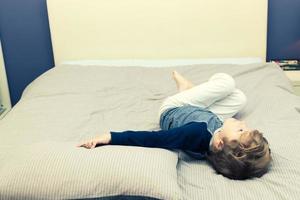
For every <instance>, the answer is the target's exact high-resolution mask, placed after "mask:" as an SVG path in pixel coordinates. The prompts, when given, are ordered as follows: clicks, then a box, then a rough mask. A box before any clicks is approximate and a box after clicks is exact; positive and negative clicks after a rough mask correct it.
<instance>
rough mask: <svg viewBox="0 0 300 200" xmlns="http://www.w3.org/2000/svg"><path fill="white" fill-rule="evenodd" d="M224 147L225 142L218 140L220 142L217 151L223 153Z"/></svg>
mask: <svg viewBox="0 0 300 200" xmlns="http://www.w3.org/2000/svg"><path fill="white" fill-rule="evenodd" d="M223 147H224V142H223V140H218V141H217V144H216V148H217V150H218V151H221V150H222V149H223Z"/></svg>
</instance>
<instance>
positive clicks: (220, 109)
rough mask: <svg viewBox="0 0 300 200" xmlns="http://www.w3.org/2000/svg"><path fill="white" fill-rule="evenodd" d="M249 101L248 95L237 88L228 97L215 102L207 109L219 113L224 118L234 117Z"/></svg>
mask: <svg viewBox="0 0 300 200" xmlns="http://www.w3.org/2000/svg"><path fill="white" fill-rule="evenodd" d="M246 102H247V97H246V95H245V94H244V93H243V92H242V91H241V90H239V89H235V90H234V91H233V92H232V93H231V94H230V95H228V96H227V97H226V98H224V99H221V100H219V101H216V102H214V103H213V104H212V105H210V106H209V107H208V108H207V109H208V110H210V111H212V112H213V113H215V114H217V115H218V116H219V117H220V118H221V119H222V120H225V119H227V118H230V117H233V116H234V115H235V114H236V113H238V112H239V111H240V110H242V109H243V108H244V106H245V105H246Z"/></svg>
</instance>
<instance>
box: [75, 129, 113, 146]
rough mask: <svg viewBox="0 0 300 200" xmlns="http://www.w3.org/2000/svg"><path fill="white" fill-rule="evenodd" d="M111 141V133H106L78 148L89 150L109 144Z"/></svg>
mask: <svg viewBox="0 0 300 200" xmlns="http://www.w3.org/2000/svg"><path fill="white" fill-rule="evenodd" d="M110 140H111V135H110V133H104V134H101V135H99V136H96V137H95V138H93V139H91V140H88V141H85V142H82V143H80V144H78V145H77V147H85V148H87V149H93V148H95V146H96V145H97V144H109V142H110Z"/></svg>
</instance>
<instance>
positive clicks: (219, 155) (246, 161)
mask: <svg viewBox="0 0 300 200" xmlns="http://www.w3.org/2000/svg"><path fill="white" fill-rule="evenodd" d="M243 134H245V133H243ZM248 134H249V139H248V140H247V141H246V142H244V143H241V142H238V141H237V140H232V141H229V140H228V139H227V138H224V146H223V148H222V150H220V151H217V152H214V151H210V152H209V153H208V155H207V159H208V161H209V162H210V164H211V165H212V166H213V168H214V169H215V170H216V171H217V172H218V173H220V174H222V175H223V176H225V177H228V178H231V179H238V180H243V179H248V178H253V177H261V176H262V175H264V174H265V173H266V172H267V171H268V169H269V165H270V163H271V160H272V157H271V150H270V148H269V144H268V141H267V139H266V138H265V137H263V134H262V133H261V132H259V131H258V130H253V131H251V132H250V133H249V132H248Z"/></svg>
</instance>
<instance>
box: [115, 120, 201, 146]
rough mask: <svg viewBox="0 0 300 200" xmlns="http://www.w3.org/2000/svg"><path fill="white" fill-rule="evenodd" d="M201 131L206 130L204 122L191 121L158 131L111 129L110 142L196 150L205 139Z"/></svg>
mask: <svg viewBox="0 0 300 200" xmlns="http://www.w3.org/2000/svg"><path fill="white" fill-rule="evenodd" d="M203 131H207V129H206V123H204V122H191V123H188V124H186V125H184V126H181V127H178V128H173V129H169V130H159V131H132V130H128V131H123V132H114V131H111V142H110V144H111V145H131V146H143V147H157V148H166V149H182V150H197V149H199V148H200V145H201V144H203V140H204V139H205V138H203V137H201V135H202V134H201V132H203ZM204 135H205V134H204Z"/></svg>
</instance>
